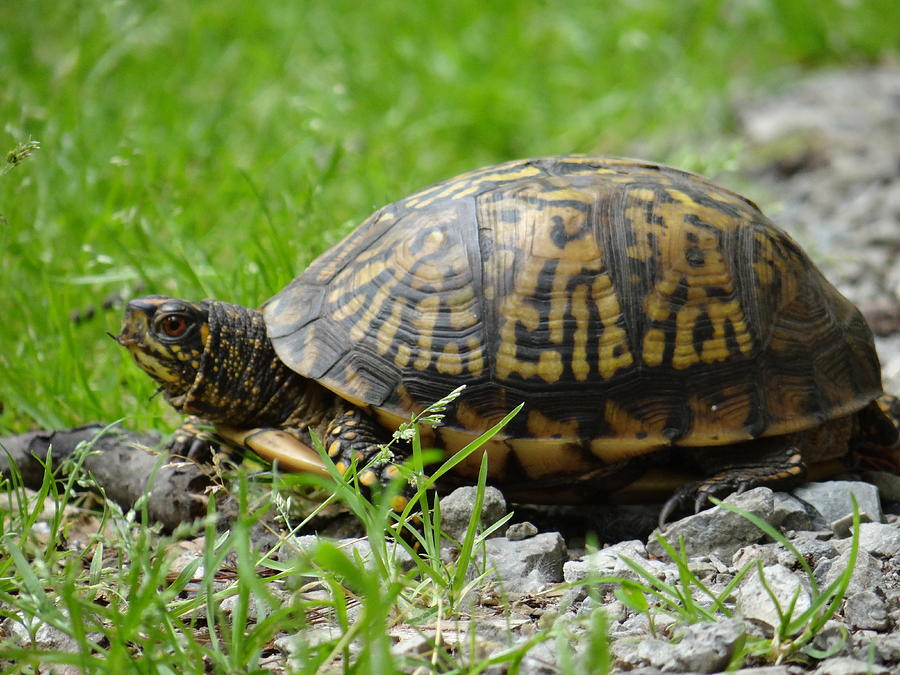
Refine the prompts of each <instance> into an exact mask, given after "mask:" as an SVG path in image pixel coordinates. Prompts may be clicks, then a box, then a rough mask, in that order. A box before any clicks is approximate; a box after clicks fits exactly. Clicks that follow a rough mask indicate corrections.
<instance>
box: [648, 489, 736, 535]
mask: <svg viewBox="0 0 900 675" xmlns="http://www.w3.org/2000/svg"><path fill="white" fill-rule="evenodd" d="M747 487H748V482H747V481H746V480H740V481H735V482H729V481H728V480H724V479H722V478H719V479H715V480H713V479H707V480H705V481H700V482H697V483H688V484H687V485H683V486H681V487H680V488H679V489H678V490H676V491H675V494H673V495H672V496H671V497H669V499H668V500H667V501H666V503H665V504H663V506H662V509H661V510H660V512H659V530H660V532H663V531H665V529H666V527H665V526H666V521H668V519H669V516H671V515H672V514H673V513H675V512H676V511H679V510H680V509H682V508H683V507H685V506H687V505H688V504H690V503H691V502H693V506H694V514H695V515H696V514H698V513H700V512H701V511H703V510H704V508H706V507H707V502H708V501H709V498H710V497H725V496H727V495H729V494H732V493H741V492H744V491H746V490H747Z"/></svg>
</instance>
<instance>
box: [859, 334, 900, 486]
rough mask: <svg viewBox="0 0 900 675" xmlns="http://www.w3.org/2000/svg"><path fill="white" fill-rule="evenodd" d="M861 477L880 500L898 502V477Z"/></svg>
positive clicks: (880, 473) (866, 474) (868, 474)
mask: <svg viewBox="0 0 900 675" xmlns="http://www.w3.org/2000/svg"><path fill="white" fill-rule="evenodd" d="M898 351H900V349H898ZM862 476H863V478H865V479H866V480H867V481H869V482H870V483H873V484H874V485H875V487H877V488H878V494H880V495H881V498H882V500H884V501H885V502H900V476H898V475H896V474H893V473H888V472H887V471H864V472H863V474H862Z"/></svg>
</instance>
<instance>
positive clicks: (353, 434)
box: [341, 431, 359, 441]
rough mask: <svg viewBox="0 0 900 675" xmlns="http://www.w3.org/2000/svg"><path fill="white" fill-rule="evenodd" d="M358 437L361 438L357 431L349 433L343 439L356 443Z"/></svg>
mask: <svg viewBox="0 0 900 675" xmlns="http://www.w3.org/2000/svg"><path fill="white" fill-rule="evenodd" d="M357 436H359V434H357V433H356V432H355V431H347V432H345V433H344V435H343V436H342V437H341V438H343V439H344V440H345V441H355V440H356V437H357Z"/></svg>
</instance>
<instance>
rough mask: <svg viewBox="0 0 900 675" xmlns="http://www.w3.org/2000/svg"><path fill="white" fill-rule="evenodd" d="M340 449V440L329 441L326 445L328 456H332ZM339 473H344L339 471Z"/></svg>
mask: <svg viewBox="0 0 900 675" xmlns="http://www.w3.org/2000/svg"><path fill="white" fill-rule="evenodd" d="M340 451H341V442H340V441H331V443H330V444H329V445H328V456H329V457H334V456H335V455H337V454H338V453H339V452H340ZM341 473H344V472H343V471H341Z"/></svg>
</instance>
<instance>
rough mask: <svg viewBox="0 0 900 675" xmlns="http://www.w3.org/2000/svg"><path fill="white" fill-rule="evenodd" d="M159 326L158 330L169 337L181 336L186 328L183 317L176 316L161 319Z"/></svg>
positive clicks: (170, 315)
mask: <svg viewBox="0 0 900 675" xmlns="http://www.w3.org/2000/svg"><path fill="white" fill-rule="evenodd" d="M159 325H160V328H162V332H163V333H165V334H166V335H168V336H169V337H178V336H179V335H182V334H183V333H184V331H186V330H187V326H188V324H187V321H185V319H184V317H183V316H180V315H178V314H169V316H166V317H163V319H162V321H160V324H159Z"/></svg>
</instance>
